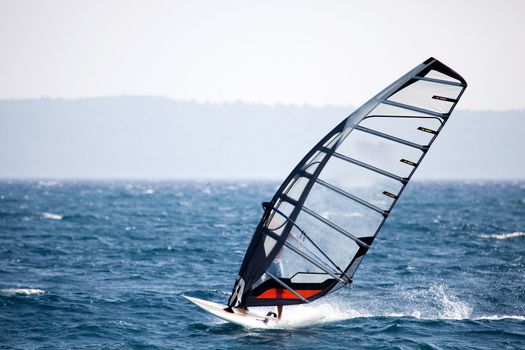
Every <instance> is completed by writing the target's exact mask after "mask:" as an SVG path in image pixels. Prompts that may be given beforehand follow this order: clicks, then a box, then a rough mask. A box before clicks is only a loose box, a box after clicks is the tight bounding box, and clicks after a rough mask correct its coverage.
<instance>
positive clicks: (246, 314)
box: [183, 295, 281, 328]
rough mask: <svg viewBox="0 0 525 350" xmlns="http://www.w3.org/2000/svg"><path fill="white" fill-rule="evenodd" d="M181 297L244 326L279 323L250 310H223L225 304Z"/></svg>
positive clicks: (224, 318)
mask: <svg viewBox="0 0 525 350" xmlns="http://www.w3.org/2000/svg"><path fill="white" fill-rule="evenodd" d="M183 297H184V298H186V299H187V300H189V301H191V302H192V303H194V304H195V305H197V306H198V307H200V308H201V309H203V310H205V311H207V312H209V313H210V314H212V315H214V316H216V317H218V318H220V319H223V320H225V321H228V322H231V323H235V324H237V325H239V326H243V327H246V328H279V326H280V323H281V322H280V321H278V320H277V319H276V318H273V317H270V318H266V316H264V315H260V314H257V313H255V312H253V311H251V310H249V311H244V310H239V309H235V308H234V309H233V313H232V312H228V311H225V310H224V309H225V308H226V307H227V306H226V305H221V304H217V303H214V302H211V301H207V300H202V299H198V298H193V297H188V296H185V295H183Z"/></svg>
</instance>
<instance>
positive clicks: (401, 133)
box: [359, 117, 441, 146]
mask: <svg viewBox="0 0 525 350" xmlns="http://www.w3.org/2000/svg"><path fill="white" fill-rule="evenodd" d="M359 125H360V126H364V127H366V128H369V129H372V130H376V131H380V132H382V133H385V134H389V135H392V136H395V137H399V138H401V139H404V140H407V141H410V142H414V143H417V144H419V145H424V146H425V145H428V144H429V143H430V141H431V140H432V139H433V138H434V135H435V133H434V132H436V131H437V130H439V128H440V127H441V122H440V121H439V120H438V119H437V118H415V117H413V118H402V117H399V118H392V117H369V118H366V119H364V120H363V121H361V122H360V123H359Z"/></svg>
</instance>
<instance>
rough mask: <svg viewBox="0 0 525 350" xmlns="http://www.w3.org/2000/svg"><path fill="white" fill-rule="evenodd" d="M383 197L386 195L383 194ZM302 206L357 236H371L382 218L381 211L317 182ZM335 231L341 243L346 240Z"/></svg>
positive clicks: (319, 221)
mask: <svg viewBox="0 0 525 350" xmlns="http://www.w3.org/2000/svg"><path fill="white" fill-rule="evenodd" d="M383 197H386V196H384V195H383ZM387 198H388V197H387ZM380 200H382V199H380ZM374 204H375V205H382V206H383V207H386V206H388V202H386V201H385V202H379V200H378V201H375V202H374ZM304 206H305V208H307V209H309V210H311V211H313V212H314V213H316V214H318V215H319V216H321V217H322V218H323V219H324V220H326V221H329V222H330V223H333V224H335V225H337V226H338V227H340V228H342V229H344V230H345V231H347V232H348V233H349V234H351V235H353V236H354V237H357V238H362V237H371V236H373V235H374V233H375V232H376V230H377V228H378V227H379V225H380V224H381V222H382V221H383V218H384V217H383V215H382V214H381V213H378V212H377V211H374V210H372V209H370V208H368V207H366V206H364V205H362V204H361V203H358V202H356V201H354V200H352V199H349V198H347V197H345V196H342V195H341V194H339V193H337V192H334V191H333V190H331V189H329V188H326V187H325V186H323V185H321V184H318V183H316V184H315V185H314V186H313V187H312V191H311V192H310V196H308V199H307V200H306V202H305V204H304ZM310 216H311V215H310ZM312 220H316V221H317V222H318V223H319V224H320V225H324V226H327V224H326V223H323V222H322V220H319V219H316V218H315V217H312ZM310 223H311V221H310V220H309V221H308V224H310ZM316 224H317V223H316ZM316 227H317V226H316ZM320 227H323V226H320ZM336 233H337V234H338V235H339V236H340V237H341V238H342V237H344V238H345V239H341V240H340V242H341V243H342V244H343V243H344V242H346V238H347V237H346V236H345V235H344V234H343V233H341V232H336Z"/></svg>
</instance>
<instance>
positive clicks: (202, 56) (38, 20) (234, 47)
mask: <svg viewBox="0 0 525 350" xmlns="http://www.w3.org/2000/svg"><path fill="white" fill-rule="evenodd" d="M524 16H525V1H519V0H516V1H479V0H472V1H458V0H454V1H444V0H440V1H421V0H416V1H368V0H367V1H257V2H256V1H244V0H242V1H129V0H123V1H93V0H89V1H71V0H66V1H42V0H36V1H22V0H14V1H6V0H2V1H1V2H0V52H1V55H0V77H1V79H0V98H35V97H42V96H50V97H68V98H70V97H85V96H107V95H123V94H132V95H156V96H165V97H169V98H173V99H177V100H181V99H193V100H197V101H206V100H208V101H234V100H241V101H256V102H261V103H275V102H283V103H306V104H313V105H324V104H337V105H354V106H356V105H360V104H362V103H363V102H365V101H366V100H367V99H368V98H369V97H371V96H372V95H374V94H375V93H377V92H378V91H379V90H380V89H382V88H383V87H384V86H386V85H387V84H389V83H390V82H392V81H393V80H395V79H397V78H398V77H399V76H400V75H402V74H404V73H405V72H406V71H408V70H409V69H411V68H413V67H414V66H415V65H416V64H418V63H420V62H422V61H424V60H425V59H426V58H428V57H429V56H434V57H436V58H438V59H440V60H442V61H443V62H444V63H446V64H448V65H450V66H451V67H453V68H454V69H456V70H457V71H458V72H460V73H461V74H462V75H463V76H464V77H465V78H466V79H467V81H468V82H469V85H470V86H469V88H468V89H467V93H466V94H465V96H464V98H463V100H462V101H461V104H460V107H459V108H462V109H477V110H482V109H490V110H502V109H504V110H505V109H517V108H525V99H524V93H523V88H522V86H523V81H525V73H524V69H523V62H525V20H524Z"/></svg>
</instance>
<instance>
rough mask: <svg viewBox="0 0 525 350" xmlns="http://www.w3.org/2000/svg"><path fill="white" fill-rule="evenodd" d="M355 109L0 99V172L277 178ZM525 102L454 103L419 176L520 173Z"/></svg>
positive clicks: (524, 160)
mask: <svg viewBox="0 0 525 350" xmlns="http://www.w3.org/2000/svg"><path fill="white" fill-rule="evenodd" d="M353 110H354V108H352V107H344V106H339V107H337V106H329V107H313V106H297V105H291V106H288V105H275V106H269V105H260V104H247V103H242V102H237V103H224V104H210V103H196V102H190V101H173V100H169V99H165V98H156V97H141V96H131V97H130V96H125V97H107V98H86V99H75V100H64V99H35V100H0V178H147V179H152V178H153V179H155V178H156V179H193V178H200V179H239V178H242V179H283V178H284V177H285V176H286V175H287V174H288V172H289V171H290V170H291V169H292V168H293V166H295V164H296V163H297V162H298V161H299V160H300V159H301V157H302V156H303V155H304V154H305V153H306V152H307V151H308V150H309V149H310V148H311V147H312V146H313V145H314V143H316V142H317V141H318V140H319V139H320V138H321V137H322V136H323V135H324V134H325V133H326V132H328V131H329V130H330V129H331V128H333V127H334V126H335V125H336V124H337V123H338V122H339V121H341V120H342V119H343V118H345V117H346V116H347V115H349V114H350V113H351V112H352V111H353ZM523 130H525V111H523V110H519V111H504V112H490V111H483V112H480V111H461V110H458V111H456V112H455V113H454V115H453V117H452V118H451V119H450V122H449V124H447V127H446V128H445V129H444V131H443V133H442V135H441V136H440V137H439V138H438V140H437V141H436V143H435V145H434V147H433V149H432V150H431V151H430V152H429V153H430V154H429V157H427V158H426V159H425V161H424V163H423V164H424V165H423V166H422V167H421V169H419V172H418V174H417V175H416V177H417V178H419V179H465V178H474V179H515V178H521V179H523V178H525V157H524V156H523V151H524V150H525V138H524V137H523V136H522V133H523Z"/></svg>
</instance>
